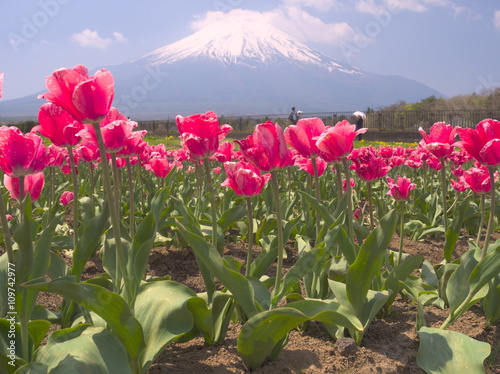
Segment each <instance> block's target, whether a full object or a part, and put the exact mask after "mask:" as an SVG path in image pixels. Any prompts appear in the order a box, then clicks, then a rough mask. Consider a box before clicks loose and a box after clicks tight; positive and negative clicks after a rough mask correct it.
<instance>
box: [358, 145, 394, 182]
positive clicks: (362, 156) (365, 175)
mask: <svg viewBox="0 0 500 374" xmlns="http://www.w3.org/2000/svg"><path fill="white" fill-rule="evenodd" d="M349 159H350V160H351V161H352V162H353V164H352V166H351V168H352V169H354V170H355V171H356V174H357V175H358V177H359V179H361V180H363V181H376V180H378V179H380V178H383V177H385V176H386V174H387V173H388V172H389V170H391V167H390V166H388V165H387V161H386V159H384V158H382V157H380V156H379V154H378V153H377V152H376V151H375V149H374V148H373V147H372V146H369V147H362V148H359V149H357V150H355V151H354V152H352V153H351V155H350V156H349Z"/></svg>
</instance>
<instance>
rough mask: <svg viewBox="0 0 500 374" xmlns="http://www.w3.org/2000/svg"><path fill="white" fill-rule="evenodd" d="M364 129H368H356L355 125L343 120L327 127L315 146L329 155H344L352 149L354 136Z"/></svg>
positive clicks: (363, 131) (362, 132)
mask: <svg viewBox="0 0 500 374" xmlns="http://www.w3.org/2000/svg"><path fill="white" fill-rule="evenodd" d="M366 131H368V129H367V128H361V129H359V130H357V131H356V125H351V124H350V123H349V122H348V121H346V120H344V121H341V122H338V123H337V124H336V125H335V126H333V127H327V128H326V130H325V131H324V132H323V133H322V134H321V135H320V136H319V138H318V140H317V141H316V146H317V147H318V149H319V150H320V151H323V152H325V153H326V154H328V155H330V156H333V157H345V156H347V155H349V153H351V151H352V150H353V148H354V139H355V138H356V136H357V135H358V134H364V133H365V132H366Z"/></svg>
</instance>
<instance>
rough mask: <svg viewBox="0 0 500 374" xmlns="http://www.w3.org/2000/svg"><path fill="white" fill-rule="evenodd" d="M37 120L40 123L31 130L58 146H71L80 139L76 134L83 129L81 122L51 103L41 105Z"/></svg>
mask: <svg viewBox="0 0 500 374" xmlns="http://www.w3.org/2000/svg"><path fill="white" fill-rule="evenodd" d="M38 122H40V125H39V126H35V127H33V129H32V130H31V132H39V133H40V134H41V135H43V136H45V137H46V138H49V139H50V141H51V142H52V143H54V144H55V145H57V146H59V147H72V146H74V145H76V144H78V143H79V142H80V140H81V139H80V137H79V136H77V135H76V134H77V133H78V132H80V130H82V129H83V124H82V123H81V122H78V121H77V120H75V119H74V118H73V117H72V116H71V115H70V114H69V113H68V112H67V111H65V110H64V109H63V108H61V107H60V106H57V105H55V104H53V103H45V104H43V105H42V106H41V108H40V111H39V112H38Z"/></svg>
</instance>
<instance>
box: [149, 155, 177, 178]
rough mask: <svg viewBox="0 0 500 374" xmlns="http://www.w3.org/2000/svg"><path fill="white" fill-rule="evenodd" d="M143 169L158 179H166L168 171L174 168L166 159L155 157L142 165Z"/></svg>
mask: <svg viewBox="0 0 500 374" xmlns="http://www.w3.org/2000/svg"><path fill="white" fill-rule="evenodd" d="M144 168H145V169H146V170H148V171H150V172H153V173H154V174H155V175H156V176H157V177H158V178H166V176H167V175H168V174H169V173H170V171H171V170H172V169H173V168H174V165H173V164H171V163H170V162H169V161H168V159H167V158H163V157H161V156H155V157H153V158H151V159H150V160H149V161H148V163H146V164H144Z"/></svg>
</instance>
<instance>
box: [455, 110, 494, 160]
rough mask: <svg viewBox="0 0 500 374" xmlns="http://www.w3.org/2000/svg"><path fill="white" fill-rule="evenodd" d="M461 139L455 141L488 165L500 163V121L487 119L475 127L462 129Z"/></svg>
mask: <svg viewBox="0 0 500 374" xmlns="http://www.w3.org/2000/svg"><path fill="white" fill-rule="evenodd" d="M458 134H459V136H460V139H461V141H459V142H457V143H455V144H456V145H457V146H459V147H460V148H463V149H465V150H466V151H467V152H468V153H469V154H470V155H471V156H472V157H474V158H475V159H476V160H477V161H479V162H480V163H481V164H483V165H486V166H499V165H500V121H497V120H494V119H485V120H482V121H481V122H479V123H478V124H477V125H476V128H475V129H470V128H466V129H460V130H459V133H458Z"/></svg>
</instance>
